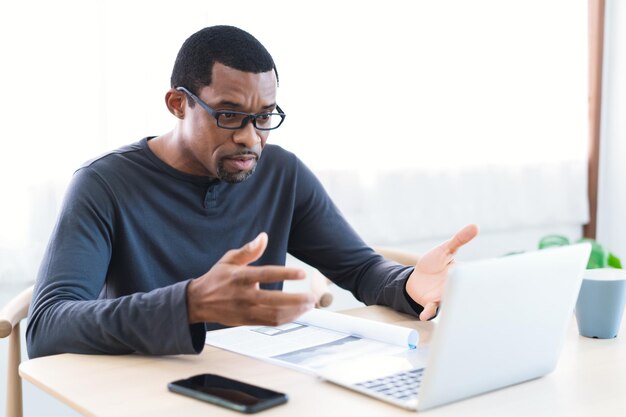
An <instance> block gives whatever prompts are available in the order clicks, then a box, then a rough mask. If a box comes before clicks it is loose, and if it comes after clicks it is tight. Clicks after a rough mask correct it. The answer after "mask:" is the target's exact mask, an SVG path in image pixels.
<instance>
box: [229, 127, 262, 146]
mask: <svg viewBox="0 0 626 417" xmlns="http://www.w3.org/2000/svg"><path fill="white" fill-rule="evenodd" d="M233 141H234V142H235V143H237V144H239V145H243V146H245V147H246V148H252V147H254V146H255V145H256V144H257V143H259V142H261V136H260V135H259V131H258V130H256V128H255V127H254V125H253V124H252V121H249V122H248V123H246V125H245V126H244V127H242V128H241V129H237V130H236V131H235V134H234V135H233Z"/></svg>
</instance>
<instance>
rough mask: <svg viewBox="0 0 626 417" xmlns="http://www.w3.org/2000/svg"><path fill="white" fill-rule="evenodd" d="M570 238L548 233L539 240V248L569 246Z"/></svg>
mask: <svg viewBox="0 0 626 417" xmlns="http://www.w3.org/2000/svg"><path fill="white" fill-rule="evenodd" d="M569 244H570V242H569V239H568V238H566V237H565V236H561V235H547V236H544V237H543V238H541V240H540V241H539V249H545V248H549V247H552V246H567V245H569Z"/></svg>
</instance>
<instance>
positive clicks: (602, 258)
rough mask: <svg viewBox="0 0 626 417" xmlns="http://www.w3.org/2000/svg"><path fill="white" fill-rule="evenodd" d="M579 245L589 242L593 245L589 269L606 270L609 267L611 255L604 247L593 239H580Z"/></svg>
mask: <svg viewBox="0 0 626 417" xmlns="http://www.w3.org/2000/svg"><path fill="white" fill-rule="evenodd" d="M578 242H579V243H582V242H589V243H591V254H590V255H589V262H588V263H587V269H596V268H606V267H607V265H608V259H609V254H608V252H607V251H606V250H605V249H604V247H603V246H602V245H601V244H599V243H598V242H596V241H595V240H593V239H580V240H579V241H578Z"/></svg>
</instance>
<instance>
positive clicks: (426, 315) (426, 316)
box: [420, 302, 439, 321]
mask: <svg viewBox="0 0 626 417" xmlns="http://www.w3.org/2000/svg"><path fill="white" fill-rule="evenodd" d="M437 307H439V303H434V302H433V303H427V304H426V305H425V306H424V310H422V312H421V313H420V320H422V321H426V320H430V319H431V318H433V317H434V316H435V314H436V313H437Z"/></svg>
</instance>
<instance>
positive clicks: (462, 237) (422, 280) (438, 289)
mask: <svg viewBox="0 0 626 417" xmlns="http://www.w3.org/2000/svg"><path fill="white" fill-rule="evenodd" d="M477 234H478V226H476V225H475V224H470V225H468V226H465V227H464V228H463V229H461V230H460V231H458V232H457V233H456V234H455V235H454V236H452V238H451V239H450V240H447V241H445V242H443V243H442V244H441V245H439V246H437V247H435V248H433V249H431V250H429V251H428V252H426V253H425V254H424V255H423V256H421V257H420V259H419V261H418V262H417V264H416V265H415V270H414V271H413V273H412V274H411V276H410V277H409V279H408V280H407V282H406V291H407V293H408V294H409V295H410V296H411V298H412V299H413V300H415V302H416V303H418V304H420V305H421V306H423V307H424V310H423V311H422V312H421V313H420V320H429V319H431V318H432V317H434V316H435V314H436V313H437V308H438V307H439V303H440V302H441V294H442V292H443V287H444V284H445V282H446V278H447V277H448V269H450V266H452V265H453V264H454V254H455V253H456V251H457V250H458V249H459V248H460V247H461V246H463V245H465V244H466V243H467V242H469V241H470V240H472V239H474V238H475V237H476V235H477Z"/></svg>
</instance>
